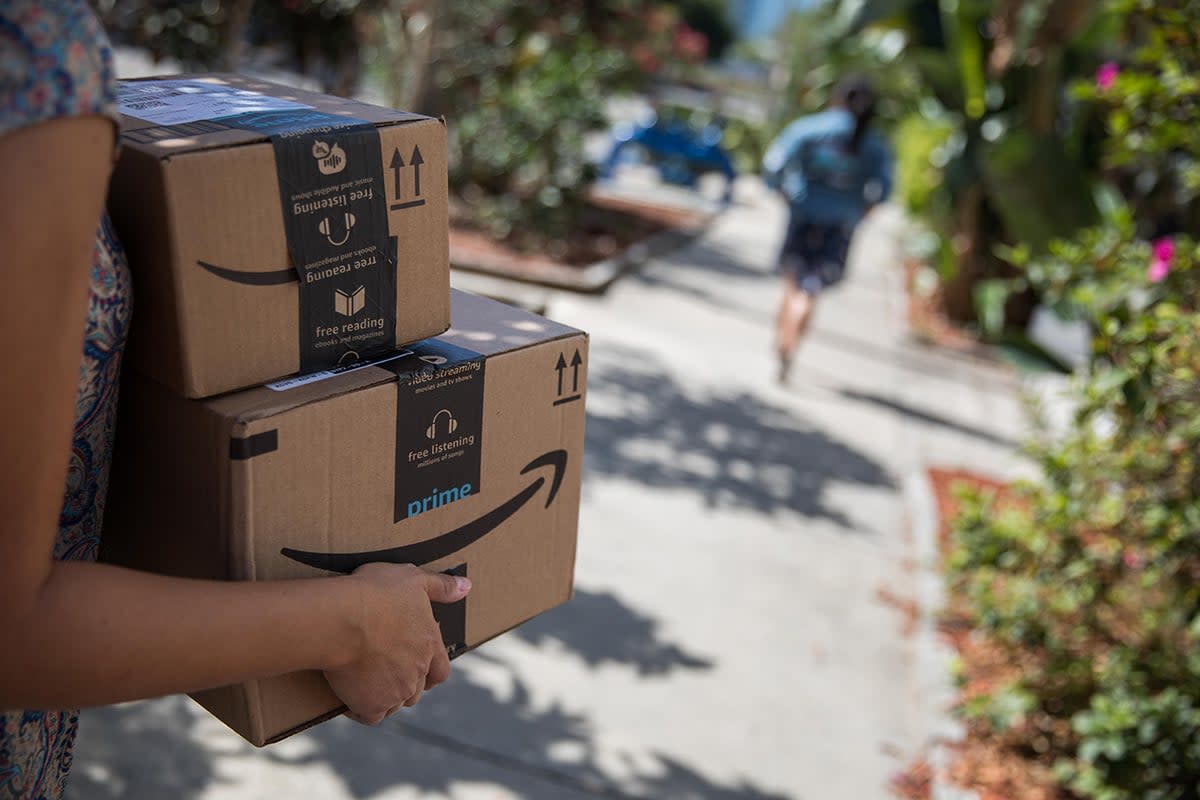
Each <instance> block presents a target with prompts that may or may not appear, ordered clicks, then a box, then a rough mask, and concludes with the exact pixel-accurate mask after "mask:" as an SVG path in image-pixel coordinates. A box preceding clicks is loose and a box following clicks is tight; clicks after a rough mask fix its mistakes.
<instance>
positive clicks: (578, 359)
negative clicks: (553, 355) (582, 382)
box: [571, 350, 583, 392]
mask: <svg viewBox="0 0 1200 800" xmlns="http://www.w3.org/2000/svg"><path fill="white" fill-rule="evenodd" d="M582 363H583V357H582V356H580V355H579V351H578V350H576V351H575V355H574V356H573V357H572V358H571V391H572V392H578V391H579V365H580V364H582Z"/></svg>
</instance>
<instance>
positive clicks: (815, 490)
mask: <svg viewBox="0 0 1200 800" xmlns="http://www.w3.org/2000/svg"><path fill="white" fill-rule="evenodd" d="M599 350H600V348H595V351H594V352H593V354H592V355H593V365H592V372H591V376H590V377H589V383H590V384H591V386H592V387H593V388H592V390H591V392H592V394H591V397H589V409H588V423H587V444H586V447H585V450H584V461H585V468H586V470H588V471H589V472H590V473H591V474H601V475H608V476H612V477H615V478H621V479H624V480H628V481H631V482H633V483H637V484H640V485H641V486H645V487H650V488H653V489H685V490H690V491H694V492H698V493H699V494H700V495H701V496H702V497H703V498H704V502H705V503H706V504H707V505H708V506H709V507H710V508H733V509H750V510H753V511H758V512H761V513H764V514H767V513H774V512H778V511H794V512H797V513H799V514H803V515H804V516H807V517H821V518H825V519H828V520H830V521H832V522H834V523H836V524H838V525H840V526H841V527H843V528H846V529H848V530H854V529H855V526H854V523H853V522H852V521H851V520H850V519H849V518H848V517H847V516H846V515H845V514H844V513H842V511H840V510H838V509H836V508H834V507H832V506H831V505H830V504H829V503H828V502H827V501H826V497H825V494H826V490H827V488H828V487H829V486H830V485H831V484H833V483H850V484H857V485H860V486H871V487H881V488H893V487H894V486H895V482H894V480H893V478H892V477H891V475H890V474H889V473H888V472H887V470H886V469H885V468H884V467H883V466H882V465H881V464H880V463H879V462H877V461H875V460H873V459H872V458H870V457H868V456H866V455H865V454H863V453H862V452H860V451H858V450H855V449H853V448H851V447H849V446H847V445H846V444H844V443H843V442H840V441H838V440H837V439H835V438H833V437H832V436H830V435H829V434H827V433H825V432H824V431H821V430H818V429H817V428H815V427H813V425H812V424H811V423H809V422H806V421H805V420H804V419H803V418H801V417H799V416H798V415H797V413H796V412H795V411H794V410H792V409H789V408H787V407H784V406H779V405H774V404H772V403H770V402H768V401H767V400H764V399H763V398H761V397H759V396H758V395H756V394H753V393H751V392H749V391H746V390H745V389H739V388H738V380H737V377H736V372H735V371H734V370H730V380H729V389H728V391H726V392H724V393H721V394H716V393H713V394H704V395H696V394H694V393H689V391H688V390H687V389H685V387H683V386H682V385H681V384H680V383H678V382H677V381H676V380H675V379H674V378H672V377H671V376H670V375H669V374H668V373H667V372H666V371H665V370H664V369H662V368H661V366H660V365H658V364H655V363H653V362H649V361H648V360H647V358H648V357H647V355H646V354H645V353H644V352H640V351H635V350H630V349H626V348H619V347H618V348H614V347H612V346H606V347H605V349H604V351H603V357H602V358H597V356H600V355H601V354H600V353H599V352H597V351H599ZM723 367H724V365H722V364H721V363H719V362H717V361H714V363H713V365H712V368H713V369H714V370H720V369H722V368H723Z"/></svg>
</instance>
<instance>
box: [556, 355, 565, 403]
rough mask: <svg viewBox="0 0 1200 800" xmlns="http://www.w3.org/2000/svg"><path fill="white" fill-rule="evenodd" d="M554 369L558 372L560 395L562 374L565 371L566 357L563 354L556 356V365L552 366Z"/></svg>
mask: <svg viewBox="0 0 1200 800" xmlns="http://www.w3.org/2000/svg"><path fill="white" fill-rule="evenodd" d="M554 369H555V370H556V371H557V372H558V393H559V394H562V393H563V373H564V372H565V371H566V369H567V356H566V354H565V353H559V354H558V363H557V364H556V365H555V366H554Z"/></svg>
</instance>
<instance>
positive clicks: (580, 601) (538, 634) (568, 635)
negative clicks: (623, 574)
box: [512, 589, 713, 676]
mask: <svg viewBox="0 0 1200 800" xmlns="http://www.w3.org/2000/svg"><path fill="white" fill-rule="evenodd" d="M657 629H658V622H657V621H656V620H655V619H654V618H652V617H649V616H646V615H644V614H641V613H639V612H638V611H636V610H635V609H632V608H630V607H629V606H627V605H625V604H624V603H622V602H621V601H620V600H619V599H617V597H616V596H615V595H612V594H608V593H597V592H589V591H586V590H583V589H576V590H575V596H574V597H572V598H571V602H569V603H566V604H564V605H561V606H559V607H558V608H555V609H553V610H551V611H548V612H546V613H545V614H542V615H541V616H540V617H536V618H534V619H532V620H530V621H529V622H526V623H525V624H524V625H522V626H521V627H519V628H517V629H516V630H514V631H513V632H512V635H513V636H516V637H517V638H520V639H523V640H525V641H527V642H529V643H530V644H533V645H535V646H539V647H540V646H542V645H544V644H545V643H547V642H551V641H553V642H558V643H559V644H560V645H561V646H562V647H564V648H566V650H568V651H569V652H571V653H573V654H575V655H577V656H579V657H580V658H581V659H583V660H584V661H585V662H586V663H587V665H588V666H589V667H598V666H601V665H603V664H618V665H627V666H631V667H633V668H634V669H636V670H637V672H638V674H639V675H646V676H648V675H665V674H666V673H668V672H672V671H674V670H677V669H694V670H706V669H711V668H712V667H713V662H712V661H709V660H707V659H703V658H699V657H697V656H694V655H691V654H689V653H687V652H685V651H684V650H682V649H681V648H680V647H679V646H678V645H676V644H673V643H670V642H664V641H661V640H660V639H659V638H658V636H657Z"/></svg>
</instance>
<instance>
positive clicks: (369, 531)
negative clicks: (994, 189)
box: [102, 292, 587, 745]
mask: <svg viewBox="0 0 1200 800" xmlns="http://www.w3.org/2000/svg"><path fill="white" fill-rule="evenodd" d="M410 350H411V355H407V356H403V357H401V358H397V359H395V360H393V361H390V362H387V363H384V364H380V365H377V366H367V367H362V368H360V369H357V370H355V371H352V372H348V373H344V374H339V375H335V376H332V377H328V378H326V379H323V380H318V381H312V382H303V381H296V382H295V383H298V384H299V385H296V386H294V387H293V388H289V389H286V390H283V391H275V390H273V389H271V388H269V387H261V388H257V389H251V390H249V391H245V392H238V393H234V394H228V395H225V396H223V397H220V398H216V399H212V400H204V401H197V400H187V399H184V398H181V397H179V396H178V395H177V394H176V393H174V392H172V391H171V390H170V389H167V388H165V387H163V386H161V385H159V384H157V383H155V382H153V381H151V380H148V379H146V378H145V377H143V376H140V375H137V374H136V373H131V374H128V375H127V376H126V379H125V382H124V385H123V387H122V396H121V419H120V423H119V425H118V432H117V447H116V454H115V459H114V464H113V474H112V482H111V489H110V494H109V501H108V508H107V511H106V517H105V531H104V536H103V539H102V541H103V553H102V557H103V558H104V559H105V560H107V561H110V562H113V563H119V564H124V565H127V566H133V567H137V568H141V569H148V570H151V571H155V572H160V573H165V574H173V575H180V576H189V577H197V578H217V579H230V580H272V579H283V578H301V577H314V576H318V575H327V574H331V573H332V572H349V571H352V570H353V568H354V567H355V566H357V565H358V564H361V563H366V562H368V561H378V560H389V561H396V562H400V563H406V562H411V563H418V564H421V565H422V566H425V567H426V568H429V569H435V570H445V569H451V568H459V569H461V570H463V571H465V574H467V575H468V576H469V577H470V578H471V581H472V584H473V587H472V590H471V594H470V595H469V596H468V597H467V599H466V600H465V601H463V603H462V604H461V605H460V606H454V607H437V610H438V612H439V614H440V616H439V619H440V620H441V623H442V632H443V637H444V638H445V639H446V641H447V645H448V647H450V648H451V651H452V654H457V653H458V652H462V651H465V650H467V649H470V648H472V647H474V646H476V645H478V644H480V643H482V642H484V641H486V640H488V639H490V638H492V637H494V636H496V635H498V634H500V633H502V632H504V631H506V630H508V629H510V628H512V627H514V626H516V625H518V624H520V623H521V622H523V621H525V620H527V619H529V618H531V617H533V616H535V615H537V614H539V613H541V612H543V611H545V610H547V609H549V608H551V607H553V606H555V605H558V604H560V603H562V602H564V601H566V600H567V599H568V598H569V597H570V594H571V587H572V580H573V572H574V561H575V540H576V526H577V522H578V513H579V492H580V476H581V466H582V464H581V461H582V455H583V453H582V450H583V432H584V393H585V383H586V377H587V376H586V371H587V337H586V335H585V334H583V333H581V332H579V331H577V330H574V329H572V328H568V327H565V326H563V325H559V324H557V323H554V322H551V321H549V320H546V319H543V318H541V317H537V316H535V315H532V314H529V313H527V312H525V311H521V310H518V309H515V308H512V307H510V306H506V305H503V304H501V303H496V302H494V301H490V300H485V299H482V298H478V297H475V296H472V295H467V294H463V293H460V292H455V293H454V327H453V328H452V329H451V330H450V331H448V332H447V333H446V334H444V335H442V336H439V337H437V338H435V339H430V340H426V341H424V342H420V343H417V344H415V345H413V346H412V347H411V348H410ZM194 696H195V698H196V699H197V700H198V701H199V702H200V703H201V704H203V705H204V706H205V707H207V708H208V709H209V710H210V711H211V712H212V713H213V714H215V715H216V716H218V717H219V718H221V719H222V720H224V721H225V722H226V723H227V724H228V725H229V726H230V727H231V728H233V729H234V730H236V731H237V732H238V733H240V734H242V735H243V736H244V737H246V738H247V739H248V740H250V741H251V742H253V743H254V744H256V745H262V744H264V743H269V742H272V741H277V740H278V739H280V738H283V737H284V736H286V735H288V734H290V733H292V732H295V731H296V730H299V729H303V728H304V727H307V726H308V725H310V724H312V723H313V722H315V721H319V720H321V719H324V718H327V717H329V716H331V715H333V714H335V713H337V712H338V710H339V703H338V701H337V699H336V698H335V697H334V695H333V694H332V693H331V691H330V690H329V688H328V686H327V685H326V683H325V681H324V679H323V678H322V677H321V675H320V674H319V673H316V672H312V673H297V674H293V675H287V676H283V677H279V678H273V679H270V680H259V681H252V682H249V683H245V684H241V685H239V686H232V687H226V688H222V689H216V690H212V691H206V692H201V693H198V694H196V695H194Z"/></svg>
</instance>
